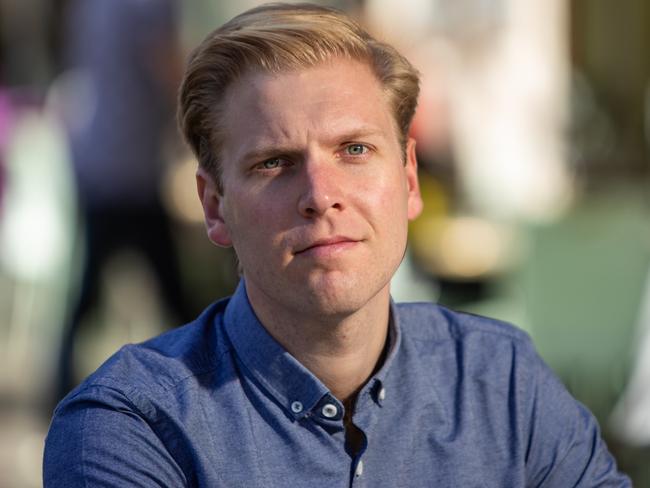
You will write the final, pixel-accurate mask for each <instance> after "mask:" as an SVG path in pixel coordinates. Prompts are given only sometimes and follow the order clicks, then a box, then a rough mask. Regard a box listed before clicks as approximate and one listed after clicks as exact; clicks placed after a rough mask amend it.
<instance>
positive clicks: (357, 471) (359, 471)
mask: <svg viewBox="0 0 650 488" xmlns="http://www.w3.org/2000/svg"><path fill="white" fill-rule="evenodd" d="M362 474H363V461H361V460H359V464H357V469H355V470H354V476H355V477H356V478H358V477H360V476H361V475H362Z"/></svg>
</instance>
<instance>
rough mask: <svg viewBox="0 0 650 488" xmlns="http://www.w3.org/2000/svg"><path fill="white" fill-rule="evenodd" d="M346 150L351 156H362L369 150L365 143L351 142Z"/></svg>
mask: <svg viewBox="0 0 650 488" xmlns="http://www.w3.org/2000/svg"><path fill="white" fill-rule="evenodd" d="M345 152H346V153H347V154H349V155H350V156H360V155H362V154H365V153H367V152H368V148H367V147H366V146H365V145H363V144H350V145H349V146H346V148H345Z"/></svg>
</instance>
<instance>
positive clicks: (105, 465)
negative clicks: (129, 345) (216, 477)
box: [43, 386, 186, 488]
mask: <svg viewBox="0 0 650 488" xmlns="http://www.w3.org/2000/svg"><path fill="white" fill-rule="evenodd" d="M43 483H44V486H45V487H46V488H50V487H59V486H60V487H64V486H65V487H68V486H75V487H84V486H93V487H95V486H100V487H118V486H119V487H124V486H128V487H132V486H133V487H140V486H141V487H152V486H160V487H181V486H186V480H185V476H184V474H183V471H182V470H181V468H180V467H179V465H178V464H177V462H176V461H175V460H174V459H173V457H172V456H171V455H170V453H169V452H168V450H167V449H166V448H165V445H164V444H163V442H162V441H161V440H160V439H159V437H158V436H157V435H156V434H155V432H154V431H153V430H152V429H151V427H150V425H149V423H148V422H147V420H146V419H145V418H144V416H143V415H142V414H141V413H140V412H139V411H138V409H137V408H136V407H135V406H134V405H133V404H132V403H131V402H130V401H129V400H128V398H126V397H125V396H124V395H123V394H122V393H121V392H119V391H117V390H114V389H111V388H107V387H102V386H93V387H90V388H87V389H85V390H83V391H82V392H80V393H78V394H77V395H76V396H75V397H73V398H72V399H70V400H67V401H66V402H65V403H64V404H63V405H62V406H61V407H60V408H59V409H58V410H57V411H56V413H55V416H54V418H53V420H52V424H51V425H50V430H49V432H48V435H47V439H46V441H45V454H44V460H43Z"/></svg>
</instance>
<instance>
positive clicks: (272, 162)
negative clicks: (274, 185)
mask: <svg viewBox="0 0 650 488" xmlns="http://www.w3.org/2000/svg"><path fill="white" fill-rule="evenodd" d="M278 166H280V158H273V159H268V160H266V161H264V162H263V163H262V167H263V168H264V169H275V168H277V167H278Z"/></svg>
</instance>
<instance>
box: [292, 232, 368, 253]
mask: <svg viewBox="0 0 650 488" xmlns="http://www.w3.org/2000/svg"><path fill="white" fill-rule="evenodd" d="M358 243H359V241H358V240H357V239H352V238H350V237H345V236H333V237H327V238H324V239H317V240H315V241H313V242H311V243H309V244H308V245H307V246H305V247H303V248H299V249H298V250H297V251H296V252H295V253H294V254H295V255H297V256H298V255H314V256H326V255H330V254H333V253H338V252H340V251H344V250H346V249H349V248H352V247H354V246H356V245H357V244H358Z"/></svg>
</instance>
